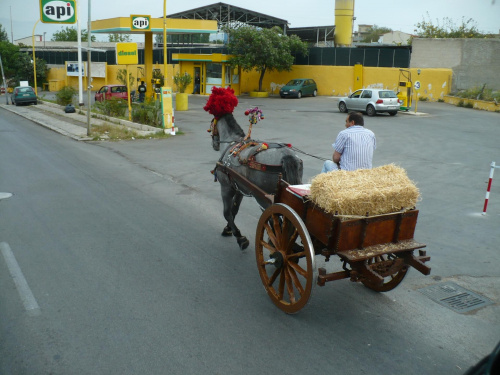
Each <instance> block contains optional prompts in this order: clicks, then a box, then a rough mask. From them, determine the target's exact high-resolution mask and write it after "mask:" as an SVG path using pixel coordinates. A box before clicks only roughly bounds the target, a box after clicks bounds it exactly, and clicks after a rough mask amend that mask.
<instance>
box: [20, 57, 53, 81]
mask: <svg viewBox="0 0 500 375" xmlns="http://www.w3.org/2000/svg"><path fill="white" fill-rule="evenodd" d="M32 59H33V55H31V54H29V53H22V52H20V53H18V54H17V59H16V62H15V65H16V80H17V81H28V82H29V83H30V85H32V86H34V85H35V79H34V69H33V68H34V67H33V62H32V61H33V60H32ZM47 71H48V68H47V63H46V62H45V60H42V59H38V58H37V59H36V82H37V85H39V84H41V83H42V82H44V81H45V80H46V78H47Z"/></svg>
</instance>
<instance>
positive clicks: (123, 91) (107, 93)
mask: <svg viewBox="0 0 500 375" xmlns="http://www.w3.org/2000/svg"><path fill="white" fill-rule="evenodd" d="M111 98H117V99H123V100H128V95H127V86H124V85H106V86H102V87H101V88H100V89H99V91H97V92H96V93H95V101H96V102H102V101H103V100H108V99H111Z"/></svg>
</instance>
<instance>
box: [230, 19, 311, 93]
mask: <svg viewBox="0 0 500 375" xmlns="http://www.w3.org/2000/svg"><path fill="white" fill-rule="evenodd" d="M226 32H227V33H228V35H229V43H228V48H229V53H230V54H232V55H233V56H232V57H231V58H230V59H229V63H230V64H231V65H233V66H240V67H241V68H242V69H243V70H244V71H247V72H248V71H251V70H253V69H255V70H256V71H257V72H259V73H260V77H259V91H262V80H263V79H264V74H265V73H266V72H267V71H269V72H271V71H274V70H275V71H278V72H282V71H287V72H289V71H290V70H292V65H293V62H294V57H293V55H292V53H301V54H303V55H307V54H308V50H307V44H306V43H305V42H302V41H301V40H300V38H299V37H298V36H296V35H292V36H286V35H283V33H282V31H281V29H280V28H279V27H277V26H275V27H273V28H271V29H257V28H254V27H250V26H243V27H240V28H237V29H226Z"/></svg>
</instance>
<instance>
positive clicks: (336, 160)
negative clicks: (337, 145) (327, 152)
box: [332, 150, 342, 164]
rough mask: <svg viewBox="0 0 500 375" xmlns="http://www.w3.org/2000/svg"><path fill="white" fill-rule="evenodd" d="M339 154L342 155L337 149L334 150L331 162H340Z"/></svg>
mask: <svg viewBox="0 0 500 375" xmlns="http://www.w3.org/2000/svg"><path fill="white" fill-rule="evenodd" d="M341 156H342V154H341V153H340V152H338V151H337V150H335V152H334V153H333V157H332V160H333V162H334V163H336V164H338V163H340V157H341Z"/></svg>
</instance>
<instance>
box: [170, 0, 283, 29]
mask: <svg viewBox="0 0 500 375" xmlns="http://www.w3.org/2000/svg"><path fill="white" fill-rule="evenodd" d="M168 17H169V18H184V19H196V20H216V21H217V22H218V25H219V28H221V27H222V26H224V25H227V24H230V23H244V24H247V25H252V26H259V27H264V28H271V27H273V26H280V27H281V28H282V29H283V30H286V28H287V25H288V21H287V20H284V19H282V18H277V17H272V16H269V15H266V14H263V13H259V12H255V11H253V10H249V9H244V8H240V7H236V6H234V5H230V4H227V3H214V4H211V5H206V6H203V7H199V8H194V9H191V10H186V11H184V12H178V13H174V14H169V15H168Z"/></svg>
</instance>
